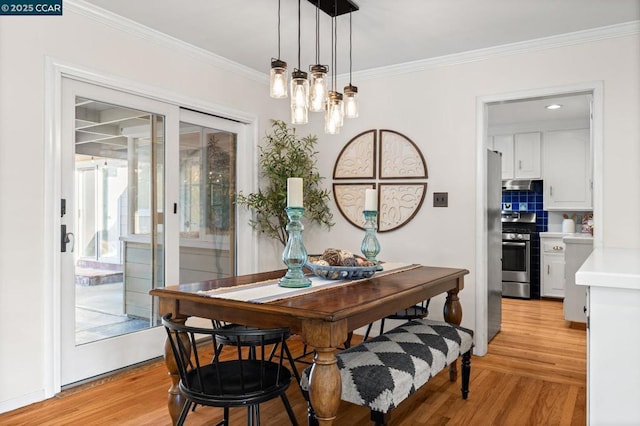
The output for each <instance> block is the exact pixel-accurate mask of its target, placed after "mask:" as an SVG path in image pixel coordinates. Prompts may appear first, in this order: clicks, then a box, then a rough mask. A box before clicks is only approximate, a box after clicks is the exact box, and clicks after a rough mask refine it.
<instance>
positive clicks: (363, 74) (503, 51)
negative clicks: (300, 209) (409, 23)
mask: <svg viewBox="0 0 640 426" xmlns="http://www.w3.org/2000/svg"><path fill="white" fill-rule="evenodd" d="M67 11H71V12H74V13H77V14H80V15H83V16H86V17H88V18H90V19H93V20H95V21H97V22H100V23H102V24H104V25H108V26H110V27H112V28H115V29H117V30H120V31H124V32H127V33H130V34H134V35H137V36H139V37H141V38H144V39H147V40H151V41H154V42H156V43H159V44H164V45H166V46H168V47H171V48H174V49H176V50H180V51H182V52H187V53H189V54H191V55H192V56H194V57H196V58H198V59H200V60H202V61H204V62H207V63H209V64H211V65H213V66H216V67H219V68H221V69H223V70H225V71H228V72H231V73H234V74H236V75H240V76H243V77H245V78H248V79H250V80H253V81H257V82H260V83H264V84H268V81H269V76H268V74H266V73H262V72H259V71H256V70H254V69H253V68H249V67H247V66H244V65H241V64H239V63H237V62H234V61H231V60H229V59H227V58H224V57H222V56H219V55H216V54H214V53H211V52H209V51H208V50H205V49H202V48H200V47H196V46H194V45H192V44H189V43H186V42H184V41H182V40H179V39H177V38H175V37H172V36H170V35H167V34H165V33H162V32H160V31H156V30H153V29H151V28H149V27H146V26H144V25H142V24H140V23H138V22H135V21H133V20H131V19H128V18H125V17H122V16H120V15H117V14H115V13H113V12H109V11H107V10H105V9H102V8H100V7H98V6H95V5H93V4H91V3H87V2H85V1H83V0H66V1H65V12H67ZM639 33H640V20H637V21H630V22H625V23H622V24H616V25H609V26H606V27H599V28H593V29H589V30H582V31H575V32H572V33H566V34H559V35H555V36H550V37H542V38H538V39H533V40H526V41H522V42H517V43H510V44H504V45H500V46H493V47H488V48H483V49H476V50H470V51H467V52H461V53H455V54H452V55H444V56H438V57H435V58H428V59H420V60H417V61H411V62H405V63H402V64H395V65H390V66H386V67H379V68H372V69H368V70H363V71H355V72H353V77H355V78H356V79H357V80H358V81H361V80H369V79H374V78H380V77H391V76H396V75H400V74H407V73H414V72H420V71H425V70H428V69H432V68H437V67H442V66H451V65H459V64H465V63H469V62H477V61H482V60H485V59H490V58H495V57H500V56H508V55H515V54H519V53H527V52H535V51H540V50H546V49H554V48H558V47H564V46H571V45H576V44H583V43H590V42H594V41H598V40H606V39H610V38H616V37H625V36H630V35H635V34H639ZM337 79H339V80H341V81H347V80H348V79H349V76H348V74H339V75H338V76H337Z"/></svg>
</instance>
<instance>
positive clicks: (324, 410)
mask: <svg viewBox="0 0 640 426" xmlns="http://www.w3.org/2000/svg"><path fill="white" fill-rule="evenodd" d="M336 352H337V350H336V348H316V355H315V357H314V359H313V367H311V375H310V376H309V398H310V400H311V405H312V406H313V411H314V412H315V415H316V418H317V419H318V423H319V424H320V425H331V424H332V423H333V420H334V419H335V418H336V414H337V413H338V407H339V406H340V395H341V393H342V380H341V379H340V371H339V370H338V361H337V359H336Z"/></svg>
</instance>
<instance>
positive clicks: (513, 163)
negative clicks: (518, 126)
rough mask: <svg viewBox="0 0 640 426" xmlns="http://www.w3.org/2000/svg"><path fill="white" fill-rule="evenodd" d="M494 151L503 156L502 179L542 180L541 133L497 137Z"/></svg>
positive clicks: (494, 138) (494, 139)
mask: <svg viewBox="0 0 640 426" xmlns="http://www.w3.org/2000/svg"><path fill="white" fill-rule="evenodd" d="M493 149H494V150H496V151H498V152H500V153H501V154H502V179H503V180H504V179H540V178H541V177H542V171H541V152H540V151H541V138H540V132H529V133H515V134H507V135H496V136H494V137H493Z"/></svg>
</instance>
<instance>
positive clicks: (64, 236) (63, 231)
mask: <svg viewBox="0 0 640 426" xmlns="http://www.w3.org/2000/svg"><path fill="white" fill-rule="evenodd" d="M69 243H71V253H73V247H74V246H75V236H74V235H73V232H67V225H60V251H61V252H63V253H65V252H66V251H67V244H69Z"/></svg>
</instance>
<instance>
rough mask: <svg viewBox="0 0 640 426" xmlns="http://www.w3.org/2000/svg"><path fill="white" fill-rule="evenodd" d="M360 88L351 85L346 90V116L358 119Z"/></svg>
mask: <svg viewBox="0 0 640 426" xmlns="http://www.w3.org/2000/svg"><path fill="white" fill-rule="evenodd" d="M358 109H359V108H358V88H357V87H356V86H352V85H351V84H349V85H348V86H346V87H345V88H344V115H345V117H347V118H358Z"/></svg>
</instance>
